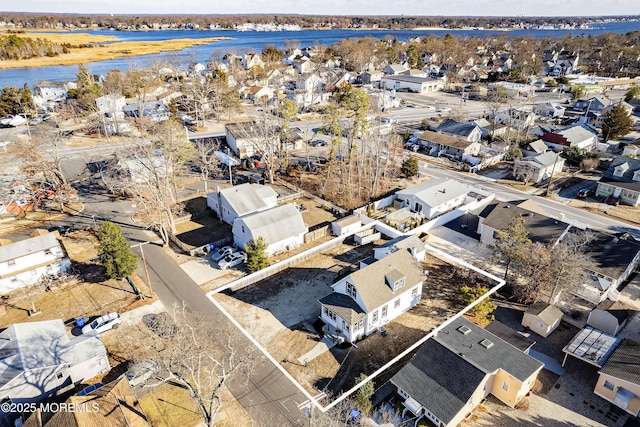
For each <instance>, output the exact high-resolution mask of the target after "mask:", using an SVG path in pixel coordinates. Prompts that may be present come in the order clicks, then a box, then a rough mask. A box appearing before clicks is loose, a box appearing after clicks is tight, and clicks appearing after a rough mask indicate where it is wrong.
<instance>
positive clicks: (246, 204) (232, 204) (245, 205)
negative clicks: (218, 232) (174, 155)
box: [207, 183, 278, 225]
mask: <svg viewBox="0 0 640 427" xmlns="http://www.w3.org/2000/svg"><path fill="white" fill-rule="evenodd" d="M277 203H278V193H276V191H275V190H274V189H273V188H271V187H270V186H268V185H261V184H250V183H246V184H240V185H234V186H233V187H228V188H224V189H222V190H221V189H217V190H216V191H213V192H211V193H208V194H207V206H208V207H209V208H210V209H211V210H212V211H214V212H215V213H216V214H217V215H218V217H219V218H220V219H221V220H222V221H224V222H226V223H227V224H231V225H233V222H234V221H235V220H236V218H238V217H241V216H245V215H249V214H252V213H256V212H261V211H264V210H267V209H271V208H272V207H274V206H276V205H277Z"/></svg>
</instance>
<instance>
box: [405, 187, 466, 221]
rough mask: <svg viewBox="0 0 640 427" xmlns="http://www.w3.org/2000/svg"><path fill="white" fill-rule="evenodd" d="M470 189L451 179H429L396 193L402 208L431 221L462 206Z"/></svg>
mask: <svg viewBox="0 0 640 427" xmlns="http://www.w3.org/2000/svg"><path fill="white" fill-rule="evenodd" d="M470 191H471V190H470V188H469V187H468V186H467V185H465V184H463V183H461V182H458V181H455V180H453V179H445V178H440V179H430V180H428V181H424V182H421V183H420V184H416V185H413V186H411V187H409V188H405V189H404V190H400V191H398V192H397V193H396V198H397V199H398V200H400V202H401V206H402V207H403V208H407V209H409V210H410V211H411V212H414V213H416V214H418V215H419V216H421V217H423V218H426V219H432V218H435V217H436V216H438V215H442V214H443V213H445V212H449V211H451V210H453V209H455V208H457V207H458V206H462V205H463V204H464V202H465V200H466V198H467V194H468V193H469V192H470Z"/></svg>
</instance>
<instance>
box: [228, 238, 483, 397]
mask: <svg viewBox="0 0 640 427" xmlns="http://www.w3.org/2000/svg"><path fill="white" fill-rule="evenodd" d="M370 255H371V246H362V247H357V248H353V247H349V246H347V245H341V246H339V247H337V248H336V249H335V250H333V251H331V252H327V253H323V254H321V255H318V256H316V257H313V258H311V259H309V260H307V261H305V262H304V263H301V264H300V265H297V266H296V267H294V268H290V269H288V270H286V271H284V272H282V273H281V274H279V275H277V276H274V277H272V278H270V279H268V280H265V281H263V282H260V283H258V284H256V285H253V286H251V287H249V288H246V289H243V290H241V291H238V292H236V293H235V294H234V295H232V296H230V295H222V294H218V295H216V298H217V299H218V301H220V302H221V303H222V304H223V306H224V307H225V308H226V309H227V310H229V312H230V313H231V314H232V315H233V316H234V317H235V318H236V319H237V320H238V321H239V322H240V323H241V324H242V325H243V326H244V327H245V328H247V330H248V331H249V332H250V333H251V334H252V335H253V336H254V338H256V339H257V340H258V341H259V342H260V343H261V344H262V345H264V346H265V348H266V349H267V350H268V351H269V352H270V353H271V354H272V355H273V356H274V357H275V358H276V360H283V359H287V360H288V361H290V362H287V363H284V364H283V366H284V368H285V369H287V370H288V371H289V372H290V373H291V374H292V375H293V376H294V377H295V378H296V379H297V380H298V381H299V382H300V383H301V384H302V385H303V386H304V387H306V388H307V389H308V390H309V391H310V392H311V393H312V394H314V393H317V391H318V390H328V391H330V392H332V393H338V392H340V391H341V390H346V389H347V388H350V387H351V386H352V385H353V384H354V379H355V377H357V376H358V375H359V374H360V373H363V372H364V373H367V374H371V373H372V372H373V371H374V370H376V369H378V368H379V367H381V366H383V365H384V364H385V363H386V362H388V361H389V360H391V359H392V358H393V357H395V356H396V355H397V354H399V353H400V352H402V351H403V350H405V349H406V348H407V347H409V346H410V345H411V344H413V343H414V342H416V341H417V340H418V339H420V338H421V337H423V336H424V335H425V334H426V333H428V332H429V330H430V329H431V328H432V327H434V326H436V325H439V324H440V323H442V321H444V320H445V319H446V318H448V317H449V316H451V315H452V314H454V313H456V312H458V311H459V310H460V309H461V308H462V307H463V305H462V304H461V302H460V300H459V288H460V286H461V285H462V284H463V283H469V281H473V280H474V279H473V277H471V276H468V275H467V272H466V271H464V270H461V269H460V268H454V267H452V266H450V265H448V264H446V263H444V262H442V261H440V260H438V259H436V258H433V257H431V256H427V260H426V261H425V263H424V265H423V267H424V269H425V270H429V276H428V278H427V280H426V282H425V286H424V289H423V294H422V302H421V303H420V304H419V305H418V306H416V307H414V308H413V309H412V310H410V311H409V312H407V313H404V314H403V315H401V316H400V317H398V318H396V319H395V320H394V321H392V322H390V323H389V324H387V325H385V327H386V329H387V335H386V336H385V337H383V336H381V335H378V334H374V335H371V336H369V337H367V338H366V339H364V340H362V341H360V342H358V344H357V347H347V348H337V347H334V348H333V349H331V351H329V352H326V353H324V354H322V355H321V356H319V357H317V358H316V359H313V360H311V361H310V362H308V363H307V366H302V365H301V364H299V363H297V362H296V361H297V360H298V358H299V357H300V356H302V355H303V354H305V353H306V352H308V351H309V350H311V349H312V348H313V347H314V346H315V345H316V343H317V342H318V341H319V340H320V338H321V336H320V334H319V333H318V331H317V329H316V328H315V327H314V325H313V323H314V322H315V321H316V319H317V317H318V314H319V304H318V302H317V300H318V299H319V298H321V297H322V296H324V295H326V294H328V293H330V292H331V287H330V285H331V284H333V283H334V281H335V280H336V277H338V275H343V274H348V271H349V270H348V269H349V267H350V266H351V267H355V266H357V261H358V260H360V259H362V258H365V257H367V256H370ZM354 263H355V264H354ZM399 367H400V365H398V366H396V367H394V368H393V369H391V370H389V371H388V372H386V373H385V375H383V376H381V377H379V378H378V379H377V380H376V381H375V383H376V385H377V386H379V385H382V384H383V383H384V382H385V381H386V380H387V379H389V378H390V377H391V376H392V375H393V374H394V373H395V372H396V371H397V369H399Z"/></svg>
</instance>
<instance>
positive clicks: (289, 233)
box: [233, 184, 309, 256]
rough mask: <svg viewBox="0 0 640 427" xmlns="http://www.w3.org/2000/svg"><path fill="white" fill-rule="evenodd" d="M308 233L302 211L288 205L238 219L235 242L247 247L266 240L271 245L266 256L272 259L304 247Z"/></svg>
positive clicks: (234, 234) (234, 227) (234, 235)
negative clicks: (253, 241) (277, 255)
mask: <svg viewBox="0 0 640 427" xmlns="http://www.w3.org/2000/svg"><path fill="white" fill-rule="evenodd" d="M254 185H258V184H254ZM308 231H309V228H308V227H307V225H306V224H305V223H304V220H303V219H302V214H301V213H300V210H299V209H298V208H297V207H296V206H294V205H293V204H291V203H287V204H284V205H279V206H275V207H272V208H269V209H266V210H262V211H259V212H255V213H252V214H249V215H244V216H240V217H238V218H236V219H235V220H234V221H233V242H234V243H235V245H236V246H238V247H239V248H243V247H244V246H245V245H246V244H247V243H249V241H251V240H257V239H258V238H260V237H262V238H263V239H264V241H265V243H266V244H267V249H266V253H267V255H268V256H271V255H274V254H276V253H278V252H282V251H285V250H290V249H294V248H297V247H299V246H300V245H302V244H303V243H304V235H305V234H306V233H307V232H308Z"/></svg>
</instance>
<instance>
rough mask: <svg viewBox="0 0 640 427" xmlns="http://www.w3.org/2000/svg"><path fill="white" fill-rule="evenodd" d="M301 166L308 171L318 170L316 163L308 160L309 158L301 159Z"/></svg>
mask: <svg viewBox="0 0 640 427" xmlns="http://www.w3.org/2000/svg"><path fill="white" fill-rule="evenodd" d="M300 166H302V168H303V169H304V170H306V171H309V172H315V171H316V165H315V164H313V162H310V161H307V160H300Z"/></svg>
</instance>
